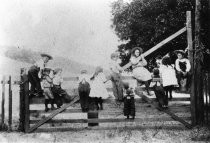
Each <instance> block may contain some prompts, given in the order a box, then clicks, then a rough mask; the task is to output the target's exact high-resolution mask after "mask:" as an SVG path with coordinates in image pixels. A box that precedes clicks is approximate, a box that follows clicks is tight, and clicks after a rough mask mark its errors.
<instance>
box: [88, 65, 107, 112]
mask: <svg viewBox="0 0 210 143" xmlns="http://www.w3.org/2000/svg"><path fill="white" fill-rule="evenodd" d="M91 80H92V82H91V90H90V95H89V96H90V97H95V98H98V99H99V101H100V100H102V99H106V98H108V97H109V94H108V92H107V89H106V86H105V82H106V77H105V75H104V73H103V69H102V68H101V67H97V68H96V70H95V73H94V74H93V77H92V78H91ZM98 103H99V104H100V109H103V106H102V102H97V104H98ZM97 107H98V105H97Z"/></svg>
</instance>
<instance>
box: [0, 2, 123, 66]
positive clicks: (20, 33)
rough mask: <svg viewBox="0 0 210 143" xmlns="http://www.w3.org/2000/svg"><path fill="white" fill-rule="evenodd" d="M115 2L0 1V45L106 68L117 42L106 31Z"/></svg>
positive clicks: (110, 30)
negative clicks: (112, 4) (112, 3)
mask: <svg viewBox="0 0 210 143" xmlns="http://www.w3.org/2000/svg"><path fill="white" fill-rule="evenodd" d="M112 1H115V0H0V2H1V5H0V45H7V46H19V47H20V48H25V49H32V50H34V51H41V52H45V53H49V54H51V55H53V56H62V57H67V58H69V59H72V60H75V61H78V62H81V63H85V64H89V65H94V66H97V65H100V66H103V67H104V66H105V67H106V66H107V65H108V62H107V61H108V60H109V59H110V54H111V53H112V52H114V51H115V50H117V45H119V40H118V38H117V36H116V35H115V33H114V30H113V29H111V28H110V25H111V13H110V12H111V7H110V4H111V2H112Z"/></svg>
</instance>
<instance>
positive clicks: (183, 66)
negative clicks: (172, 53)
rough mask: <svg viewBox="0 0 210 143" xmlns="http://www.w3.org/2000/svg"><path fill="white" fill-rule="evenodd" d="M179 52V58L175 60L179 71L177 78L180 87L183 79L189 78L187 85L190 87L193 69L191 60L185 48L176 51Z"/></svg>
mask: <svg viewBox="0 0 210 143" xmlns="http://www.w3.org/2000/svg"><path fill="white" fill-rule="evenodd" d="M176 53H177V57H178V58H177V59H176V62H175V68H176V71H177V79H178V84H179V87H181V80H182V79H184V78H187V83H186V87H187V88H189V87H190V74H189V72H190V69H191V65H190V61H189V60H188V59H187V58H185V57H184V56H185V52H184V51H183V50H178V51H176Z"/></svg>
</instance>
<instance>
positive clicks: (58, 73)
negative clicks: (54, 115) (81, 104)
mask: <svg viewBox="0 0 210 143" xmlns="http://www.w3.org/2000/svg"><path fill="white" fill-rule="evenodd" d="M62 82H63V78H62V69H61V68H56V69H55V70H54V78H53V87H52V92H53V95H54V101H55V103H56V104H57V107H58V108H60V107H61V106H62V105H63V100H64V101H65V102H67V103H68V102H70V101H72V98H71V96H70V95H68V93H67V92H66V91H65V90H63V89H62V88H61V84H62Z"/></svg>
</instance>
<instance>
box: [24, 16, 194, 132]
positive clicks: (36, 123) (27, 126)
mask: <svg viewBox="0 0 210 143" xmlns="http://www.w3.org/2000/svg"><path fill="white" fill-rule="evenodd" d="M186 31H187V35H188V46H189V51H191V49H192V31H191V14H190V12H187V26H186V27H184V28H182V29H181V30H179V31H178V32H176V33H175V34H173V35H171V36H170V37H168V38H167V39H165V40H163V41H162V42H160V43H159V44H157V45H156V46H154V47H153V48H151V49H150V50H148V51H146V52H145V53H144V56H147V55H149V54H150V53H152V52H154V51H155V50H157V49H158V48H160V47H161V46H163V45H164V44H166V43H167V42H169V41H171V40H173V39H174V38H176V37H177V36H179V35H180V34H182V33H184V32H186ZM189 56H191V53H189ZM189 58H190V60H191V59H192V58H191V57H189ZM191 62H192V61H191ZM129 66H131V64H130V63H128V64H127V65H125V66H124V67H123V68H124V69H126V68H128V67H129ZM21 72H22V73H24V70H22V71H21ZM77 79H78V78H77V77H70V78H65V80H75V81H76V80H77ZM124 79H126V78H124ZM157 80H160V79H153V81H157ZM21 83H22V84H21V86H20V99H21V100H20V101H21V103H20V109H21V110H20V121H21V122H20V129H21V130H22V131H24V132H26V133H29V132H33V131H34V130H36V129H37V128H38V127H40V126H41V125H43V124H44V123H99V122H100V123H102V122H103V123H104V122H142V121H145V120H147V121H150V122H151V121H157V120H162V121H171V119H174V120H176V121H179V122H181V123H182V124H184V125H185V126H186V127H187V128H191V127H192V126H191V123H190V122H187V121H186V120H188V121H189V119H191V117H179V116H177V115H176V114H175V113H173V111H172V110H171V109H170V108H169V109H167V110H163V109H162V108H160V107H158V106H157V105H156V103H155V102H154V99H152V98H149V97H147V96H146V95H144V94H142V92H141V91H140V90H138V89H137V90H136V94H137V95H139V96H140V97H141V99H143V100H145V101H146V102H148V104H150V105H151V106H152V107H154V108H156V109H158V110H160V111H162V112H164V113H166V114H168V115H169V117H168V118H148V119H145V118H139V117H138V118H136V119H135V120H125V119H124V118H123V119H114V118H108V119H75V120H73V119H61V120H53V119H52V118H53V117H54V116H56V115H58V114H59V113H61V112H62V111H64V110H65V112H69V113H75V112H81V110H79V109H76V110H66V109H67V108H68V107H70V106H71V105H73V104H74V103H75V102H76V101H77V100H78V99H79V98H78V96H77V97H76V98H75V99H74V100H73V101H72V102H71V103H69V104H65V105H64V106H63V107H62V108H60V109H57V110H55V111H53V112H52V113H51V114H50V115H49V116H47V117H44V118H43V119H42V120H30V113H31V112H37V111H35V110H31V111H30V109H29V105H30V103H31V104H32V100H31V101H30V100H29V96H28V91H29V84H28V78H27V74H22V76H21ZM175 100H177V101H178V100H179V101H182V102H183V101H186V100H188V101H189V102H188V104H187V106H188V108H189V109H190V100H189V98H187V99H186V98H180V99H178V98H177V99H175ZM191 100H192V97H191ZM38 102H40V101H38ZM175 102H176V101H175ZM42 103H43V102H42ZM175 105H176V104H175ZM178 110H179V109H178ZM180 110H181V108H180ZM39 112H43V111H39ZM30 124H34V125H33V126H32V127H30Z"/></svg>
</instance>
